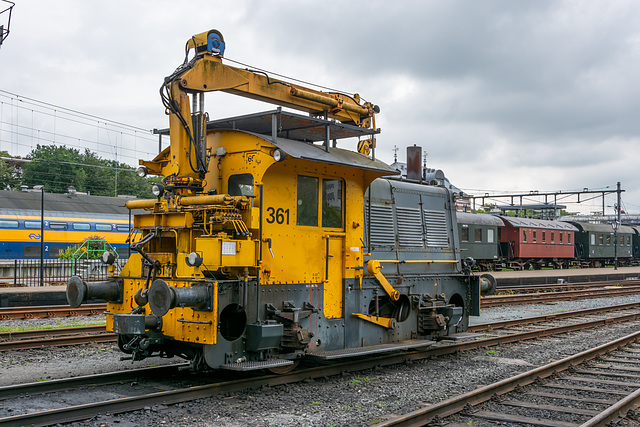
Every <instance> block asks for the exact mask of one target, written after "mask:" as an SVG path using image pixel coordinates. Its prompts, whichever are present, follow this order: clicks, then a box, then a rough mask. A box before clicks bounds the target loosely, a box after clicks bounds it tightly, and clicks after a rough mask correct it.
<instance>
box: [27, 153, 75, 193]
mask: <svg viewBox="0 0 640 427" xmlns="http://www.w3.org/2000/svg"><path fill="white" fill-rule="evenodd" d="M27 159H30V160H31V162H30V163H25V165H24V166H23V167H22V171H23V177H22V183H23V185H28V186H29V187H33V186H34V185H44V190H45V191H46V192H49V193H66V192H67V190H68V188H69V187H71V186H73V187H75V188H76V190H78V191H85V190H84V188H85V181H86V177H87V176H86V173H85V171H84V169H83V167H82V165H81V164H80V163H81V161H82V156H81V154H80V152H79V151H78V150H76V149H75V148H67V147H65V146H64V145H63V146H61V147H57V146H56V145H40V144H38V145H37V146H36V148H35V149H33V150H31V153H29V154H28V155H27Z"/></svg>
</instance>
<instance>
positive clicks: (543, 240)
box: [542, 231, 547, 243]
mask: <svg viewBox="0 0 640 427" xmlns="http://www.w3.org/2000/svg"><path fill="white" fill-rule="evenodd" d="M542 243H547V232H546V231H543V232H542Z"/></svg>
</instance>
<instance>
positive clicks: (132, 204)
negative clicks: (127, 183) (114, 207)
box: [125, 199, 158, 209]
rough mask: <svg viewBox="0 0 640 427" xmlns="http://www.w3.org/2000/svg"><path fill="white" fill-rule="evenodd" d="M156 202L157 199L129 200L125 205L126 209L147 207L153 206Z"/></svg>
mask: <svg viewBox="0 0 640 427" xmlns="http://www.w3.org/2000/svg"><path fill="white" fill-rule="evenodd" d="M156 203H158V200H157V199H145V200H129V201H128V202H127V203H126V205H125V206H126V207H127V209H147V208H152V207H154V206H155V205H156Z"/></svg>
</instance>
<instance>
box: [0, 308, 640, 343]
mask: <svg viewBox="0 0 640 427" xmlns="http://www.w3.org/2000/svg"><path fill="white" fill-rule="evenodd" d="M631 309H640V302H638V303H629V304H621V305H615V306H608V307H598V308H591V309H585V310H575V311H570V312H563V313H555V314H547V315H543V316H535V317H527V318H523V319H516V320H508V321H503V322H493V323H490V324H479V325H472V326H469V328H468V332H483V331H488V330H491V331H495V330H498V329H502V328H509V327H516V326H522V325H529V324H535V323H541V322H548V321H554V320H560V319H568V318H574V317H580V316H588V315H596V314H605V313H611V312H615V311H621V310H631ZM116 340H117V337H116V335H115V334H112V333H109V332H106V331H105V326H104V325H92V326H80V327H73V328H57V329H37V330H27V331H17V332H0V351H9V350H27V349H33V348H41V347H45V346H64V345H78V344H87V343H105V342H115V341H116Z"/></svg>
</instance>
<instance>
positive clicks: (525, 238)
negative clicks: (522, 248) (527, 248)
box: [522, 230, 527, 243]
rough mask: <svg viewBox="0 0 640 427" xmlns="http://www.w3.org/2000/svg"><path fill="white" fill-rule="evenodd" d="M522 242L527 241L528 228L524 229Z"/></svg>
mask: <svg viewBox="0 0 640 427" xmlns="http://www.w3.org/2000/svg"><path fill="white" fill-rule="evenodd" d="M522 242H523V243H527V230H522Z"/></svg>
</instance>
